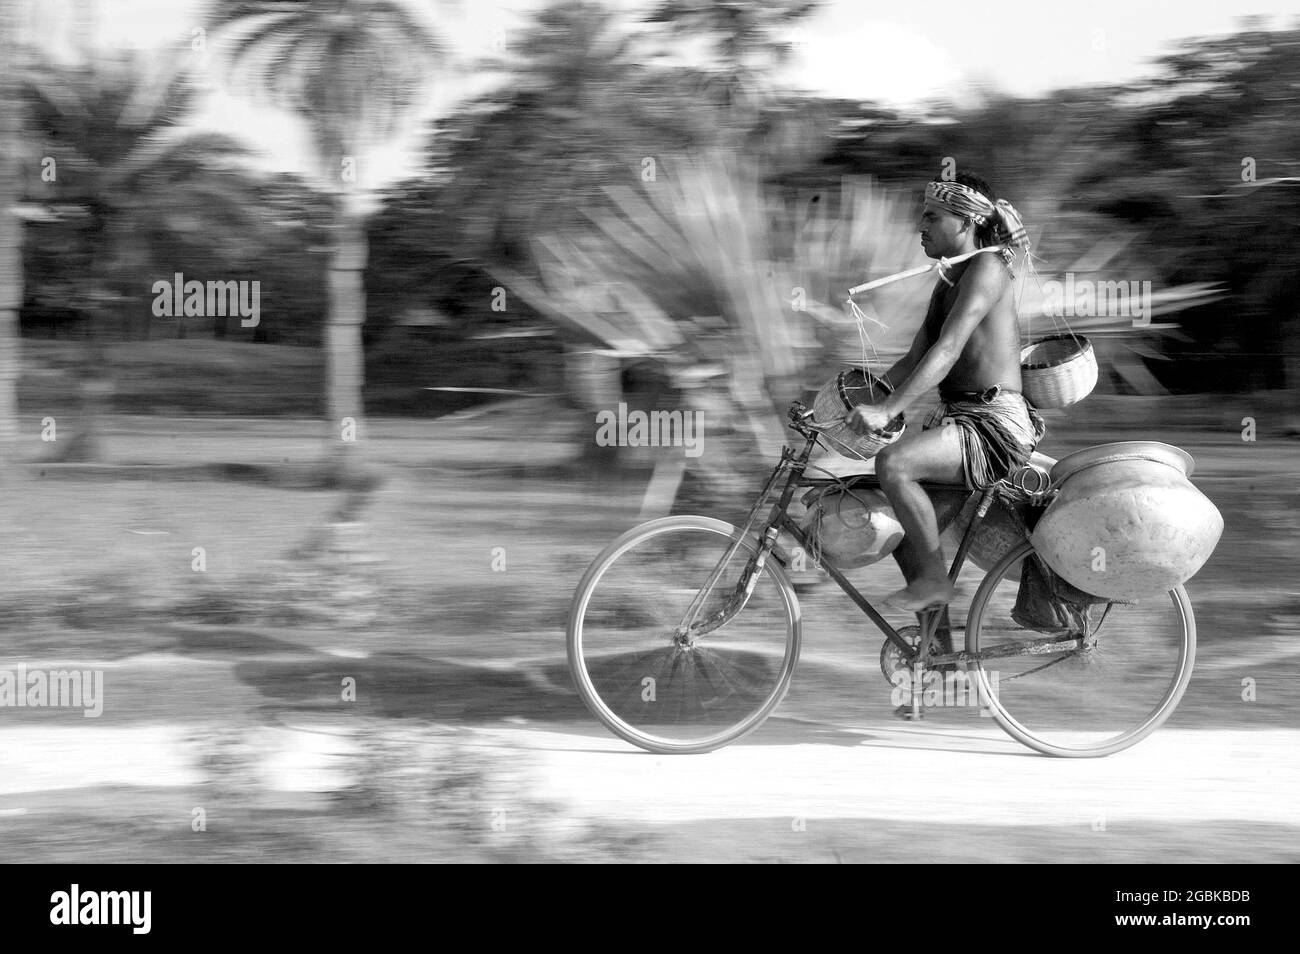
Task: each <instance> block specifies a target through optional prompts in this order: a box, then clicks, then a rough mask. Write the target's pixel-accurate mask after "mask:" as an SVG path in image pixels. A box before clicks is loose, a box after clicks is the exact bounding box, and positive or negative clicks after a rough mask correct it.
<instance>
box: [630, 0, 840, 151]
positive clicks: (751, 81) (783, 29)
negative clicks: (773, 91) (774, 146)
mask: <svg viewBox="0 0 1300 954" xmlns="http://www.w3.org/2000/svg"><path fill="white" fill-rule="evenodd" d="M819 6H820V3H819V2H818V0H662V2H660V3H659V5H658V6H657V7H655V9H654V10H653V11H652V12H651V13H650V15H649V16H648V17H647V18H646V22H648V23H664V24H667V25H668V26H669V27H670V29H671V31H672V33H673V35H674V38H675V42H676V43H678V44H681V43H682V42H686V43H689V42H691V41H692V40H697V39H700V38H702V39H703V40H704V41H705V42H706V43H707V44H708V47H709V53H711V54H712V58H713V61H714V62H715V63H716V64H717V66H716V67H715V68H714V69H713V70H711V71H708V72H706V74H705V82H704V83H703V84H702V85H701V92H702V93H706V94H709V93H711V92H715V93H716V95H717V98H718V100H719V101H720V103H721V105H722V106H724V107H725V108H726V109H727V111H728V112H729V114H730V115H731V118H732V119H733V120H734V121H735V124H736V126H737V127H738V128H739V129H740V130H741V131H746V130H748V129H749V128H751V127H752V126H753V125H754V124H755V121H756V119H757V115H758V112H759V110H760V108H761V101H762V99H763V93H764V91H765V90H766V88H767V83H768V81H769V78H770V77H771V75H772V72H773V70H775V69H776V68H777V67H780V66H781V65H783V64H784V63H785V62H786V61H787V60H788V59H789V57H790V54H791V52H792V50H793V42H792V38H791V34H792V32H793V30H794V29H795V27H796V26H797V25H798V23H799V21H801V20H804V19H806V18H807V17H808V16H809V15H811V14H812V13H813V12H814V11H815V10H816V9H817V8H818V7H819Z"/></svg>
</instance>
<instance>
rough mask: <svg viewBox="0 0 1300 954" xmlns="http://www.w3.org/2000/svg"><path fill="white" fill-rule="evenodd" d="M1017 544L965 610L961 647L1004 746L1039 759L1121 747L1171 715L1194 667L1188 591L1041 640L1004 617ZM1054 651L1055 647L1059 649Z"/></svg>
mask: <svg viewBox="0 0 1300 954" xmlns="http://www.w3.org/2000/svg"><path fill="white" fill-rule="evenodd" d="M1032 553H1033V547H1032V545H1030V544H1028V543H1025V544H1023V545H1022V546H1020V547H1018V548H1017V549H1016V550H1014V551H1013V552H1012V553H1010V554H1008V555H1007V556H1006V557H1005V558H1004V559H1003V560H1001V561H1000V562H999V563H998V565H997V566H995V567H994V568H993V569H992V570H990V571H989V574H988V576H986V577H985V578H984V582H983V583H982V584H981V585H980V588H979V590H978V591H977V592H976V594H975V599H974V600H973V601H972V603H971V607H970V613H969V615H968V617H967V621H966V649H967V651H968V652H970V653H971V654H972V655H974V656H975V658H976V677H977V679H978V689H979V692H980V696H981V699H982V700H983V702H984V704H985V705H987V706H988V707H989V709H990V710H991V711H992V713H993V716H994V718H995V719H997V721H998V723H999V724H1000V725H1001V726H1002V728H1003V729H1005V730H1006V731H1007V733H1008V734H1010V735H1011V736H1012V737H1013V738H1015V739H1017V740H1018V741H1020V742H1022V743H1024V744H1025V745H1027V746H1029V747H1030V748H1032V749H1036V750H1037V751H1039V752H1043V753H1045V754H1047V755H1056V756H1064V757H1068V758H1096V757H1098V756H1103V755H1110V754H1112V753H1114V752H1118V751H1120V750H1122V749H1126V748H1128V747H1129V746H1131V745H1133V744H1134V743H1136V742H1139V741H1141V740H1142V739H1144V738H1146V737H1147V736H1148V735H1150V734H1151V733H1152V732H1153V731H1155V730H1156V729H1157V728H1158V727H1159V726H1160V725H1161V724H1162V723H1163V722H1164V721H1165V720H1166V719H1168V718H1169V716H1170V715H1171V714H1172V713H1173V711H1174V708H1175V707H1176V706H1177V705H1178V701H1179V700H1180V699H1181V698H1182V696H1183V692H1184V690H1186V688H1187V683H1188V680H1190V679H1191V676H1192V666H1193V664H1194V663H1195V661H1196V623H1195V620H1194V618H1193V616H1192V605H1191V602H1190V601H1189V600H1188V598H1187V591H1186V590H1184V589H1183V588H1182V587H1181V586H1178V587H1175V588H1174V589H1172V590H1170V591H1169V592H1168V593H1165V594H1162V595H1160V596H1158V597H1152V598H1150V599H1143V600H1139V601H1136V602H1132V603H1108V604H1107V603H1102V604H1098V605H1094V606H1092V607H1089V609H1088V611H1087V619H1086V629H1087V632H1086V634H1079V633H1078V632H1073V633H1050V632H1049V633H1044V632H1037V631H1034V630H1031V629H1026V628H1025V627H1024V626H1022V625H1021V624H1020V623H1018V622H1016V621H1015V620H1014V619H1013V618H1012V610H1013V609H1014V608H1015V605H1016V597H1017V594H1018V592H1019V589H1020V578H1021V574H1020V567H1021V565H1022V564H1023V562H1024V561H1025V560H1026V559H1027V558H1028V557H1029V556H1030V554H1032ZM1058 647H1059V648H1058Z"/></svg>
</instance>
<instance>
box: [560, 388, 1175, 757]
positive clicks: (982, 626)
mask: <svg viewBox="0 0 1300 954" xmlns="http://www.w3.org/2000/svg"><path fill="white" fill-rule="evenodd" d="M811 415H812V412H811V411H809V410H808V409H807V407H805V406H804V405H803V404H801V403H799V402H795V403H794V404H792V405H791V406H790V412H789V416H790V423H789V427H790V428H791V429H792V430H794V431H796V432H797V433H799V434H800V435H802V436H803V438H804V441H805V442H804V446H803V447H802V449H800V450H796V449H793V448H791V447H790V446H786V447H785V448H784V449H783V450H782V454H781V459H780V461H779V462H778V463H777V465H776V467H775V468H774V469H773V471H772V474H771V476H770V477H769V478H768V479H767V482H766V484H765V485H764V487H763V490H762V491H761V492H760V493H759V496H758V498H757V500H756V501H755V503H754V505H753V507H752V508H751V509H750V512H749V517H748V519H747V521H746V524H745V527H744V528H743V529H741V528H738V527H736V526H734V525H732V524H729V523H726V522H724V521H721V520H716V519H713V518H709V517H702V516H672V517H664V518H660V519H657V520H651V521H649V522H647V523H644V524H641V525H640V526H637V527H634V528H633V529H631V530H629V531H628V532H627V533H625V534H623V535H622V536H620V537H619V538H618V539H616V540H614V541H613V542H612V543H610V544H609V545H608V546H607V547H606V548H605V549H604V550H603V551H601V553H600V554H599V555H598V556H597V557H596V558H595V560H594V561H593V562H592V563H591V565H590V566H589V567H588V569H587V571H586V573H585V574H584V575H583V577H582V579H581V581H580V582H579V584H578V587H577V589H576V591H575V593H574V596H573V602H572V604H571V608H570V614H569V623H568V631H567V643H568V657H569V665H570V668H571V670H572V672H573V675H574V678H575V681H576V683H577V687H578V691H579V693H580V694H581V696H582V698H583V700H584V701H585V702H586V704H587V706H588V708H589V709H590V710H591V711H592V713H593V714H594V715H595V716H596V717H597V718H598V719H599V720H600V721H601V723H603V724H604V725H605V726H606V727H607V728H608V729H610V730H611V731H612V732H613V733H614V734H615V735H617V736H619V737H621V738H623V739H625V740H626V741H628V742H631V743H632V744H634V745H636V746H639V747H641V748H643V749H646V750H648V751H651V752H656V753H664V754H670V753H698V752H709V751H713V750H715V749H718V748H720V747H722V746H724V745H728V744H730V743H732V742H735V741H737V740H739V739H741V738H743V737H745V736H746V735H748V734H749V733H751V732H753V731H754V730H756V729H757V728H758V727H759V726H760V725H761V724H762V723H763V722H764V720H765V719H767V717H768V716H769V715H771V714H772V713H773V712H774V711H775V709H776V708H777V706H778V705H780V703H781V701H782V700H783V699H784V698H785V695H786V692H787V690H788V689H789V687H790V682H791V679H792V677H793V675H794V670H795V667H796V664H797V663H798V659H799V652H800V647H801V645H802V617H801V610H800V605H799V600H798V598H797V596H796V593H795V590H794V588H793V586H792V584H791V581H790V579H789V576H788V575H787V573H786V567H787V566H788V565H789V564H790V562H791V560H792V554H793V553H794V551H792V550H790V548H788V547H782V546H779V545H778V541H779V538H780V537H781V534H782V533H785V534H789V536H790V537H792V538H793V539H794V540H795V541H796V542H797V544H798V545H799V546H800V547H802V548H803V550H804V552H805V553H808V552H812V548H811V547H810V540H809V537H808V535H807V533H806V532H805V530H804V529H803V528H802V527H801V526H800V525H799V524H798V523H797V522H796V521H795V520H794V519H793V518H792V517H791V516H790V514H789V513H788V508H789V506H790V503H791V501H792V499H793V497H794V494H795V492H796V491H797V490H798V489H800V488H804V487H808V488H814V487H828V486H832V485H834V484H837V483H842V482H843V479H838V478H836V479H822V478H813V477H809V476H807V475H806V473H805V472H806V471H807V469H808V468H809V466H810V465H809V458H810V456H811V454H812V452H813V450H814V448H815V447H816V446H817V445H818V442H819V440H820V436H821V429H822V428H821V426H820V425H818V424H817V423H815V422H814V421H812V418H811ZM813 466H815V465H813ZM1038 473H1039V474H1042V472H1041V471H1039V472H1038ZM1043 476H1044V477H1045V476H1046V475H1043ZM783 481H784V482H783ZM1026 483H1027V482H1026ZM847 485H848V486H853V487H873V486H876V487H878V486H879V483H878V481H877V480H876V478H875V477H874V475H863V476H859V477H854V478H850V479H848V481H847ZM926 486H927V489H928V490H930V491H931V492H932V493H934V492H936V491H939V490H953V489H956V488H952V487H948V486H947V485H941V484H928V485H926ZM777 487H780V496H779V498H778V499H777V500H776V502H775V503H773V504H772V505H771V508H770V510H769V511H768V513H767V515H766V517H764V518H763V519H761V521H760V520H759V517H760V514H761V512H762V510H763V507H764V505H765V503H766V502H767V501H768V499H769V496H770V495H771V494H772V492H773V490H774V489H775V488H777ZM960 489H961V490H962V491H966V488H964V487H962V488H960ZM1036 489H1037V491H1038V492H1037V494H1036V495H1035V499H1036V500H1037V501H1038V502H1039V503H1040V504H1044V503H1047V502H1049V501H1050V500H1051V498H1052V496H1053V495H1054V494H1055V493H1056V492H1057V491H1056V488H1053V487H1052V486H1051V485H1050V482H1049V481H1047V480H1044V481H1043V484H1042V486H1041V487H1039V488H1036ZM1024 492H1025V488H1024V487H1018V486H1014V485H1013V484H1011V483H1010V482H1009V481H1008V480H1003V481H998V482H997V483H995V484H993V485H991V486H990V487H988V488H986V489H985V490H982V491H981V490H972V491H968V492H967V494H968V495H967V502H968V503H970V502H971V501H972V500H978V504H977V505H976V506H975V508H974V516H973V519H971V521H970V524H969V525H968V526H967V527H966V529H965V531H964V533H963V534H962V536H961V539H960V543H959V545H958V547H957V551H956V553H955V555H954V558H953V562H952V567H951V569H950V571H949V579H950V580H952V581H953V582H954V583H955V582H956V581H957V578H958V575H959V573H960V571H961V569H962V567H963V565H964V563H965V560H966V557H967V555H968V551H969V548H970V545H971V541H972V539H973V537H974V534H975V533H976V531H977V529H978V527H979V525H980V524H981V522H982V521H983V520H984V519H985V517H986V515H987V514H988V512H989V509H990V507H991V506H992V505H993V503H994V500H995V497H996V496H997V495H999V494H1002V495H1004V496H1005V497H1006V498H1007V499H1021V500H1023V499H1024ZM1017 495H1019V496H1017ZM1021 529H1022V530H1024V528H1023V527H1022V528H1021ZM751 531H752V533H751ZM1023 536H1024V540H1023V542H1021V543H1020V544H1019V545H1016V546H1014V547H1013V548H1012V549H1011V550H1010V551H1009V552H1008V553H1006V554H1005V555H1004V556H1003V557H1002V559H1001V560H1000V561H998V562H997V563H996V564H995V565H994V566H992V568H991V569H989V570H988V571H987V573H986V575H985V577H984V578H983V581H982V582H981V583H980V585H979V587H978V589H977V590H976V592H975V595H974V597H973V598H972V600H971V603H970V607H969V610H968V612H967V615H966V624H965V628H964V637H965V641H964V647H965V648H964V649H963V650H961V651H957V650H954V651H952V652H948V653H944V652H941V651H938V650H939V649H940V647H936V646H935V645H933V643H932V639H931V637H932V635H933V634H934V632H935V627H936V625H937V623H938V620H939V614H938V613H937V612H934V611H928V612H924V613H920V614H917V615H918V620H919V625H918V626H908V627H904V628H903V629H902V630H898V629H895V628H894V627H893V626H892V625H891V624H890V623H889V621H888V620H886V619H885V618H884V617H883V616H882V615H881V614H880V613H879V612H878V611H877V610H876V608H875V607H874V606H873V605H872V604H871V602H870V600H868V599H867V597H865V596H864V595H863V594H862V593H860V592H859V591H858V590H857V588H856V587H855V586H854V585H853V584H852V583H851V582H850V581H849V580H848V578H847V577H846V576H845V575H844V573H843V571H842V570H841V569H840V568H839V567H837V566H836V565H835V563H834V561H833V560H832V559H830V558H826V557H824V558H822V559H821V560H820V564H821V568H822V569H823V570H824V571H825V572H826V573H827V574H828V575H829V576H830V577H831V579H833V580H834V582H835V583H836V584H837V585H838V586H839V588H840V589H841V590H843V591H844V593H845V594H846V595H847V596H848V597H849V598H850V599H851V600H852V601H853V603H854V604H856V606H857V607H858V608H859V609H860V610H861V611H862V613H863V614H864V615H865V616H866V617H867V618H868V619H869V620H871V622H872V623H874V624H875V626H876V627H877V628H878V629H879V630H880V631H881V632H882V633H883V634H884V636H885V642H884V644H883V645H882V648H881V671H882V673H883V674H884V675H885V678H886V680H888V681H890V682H891V684H892V685H894V686H895V688H896V689H897V688H898V687H899V685H900V684H905V685H904V687H903V691H904V693H905V695H906V697H907V698H908V700H909V701H908V708H909V709H910V714H911V715H912V716H913V717H917V718H919V717H923V715H924V705H923V702H924V692H925V690H926V687H927V685H931V686H932V685H933V684H934V682H935V676H936V674H943V676H944V677H945V678H948V677H949V676H951V673H952V672H953V671H954V670H955V671H956V672H958V673H962V674H963V676H962V678H967V679H969V678H970V677H971V676H972V675H973V678H974V689H975V691H976V694H977V697H978V699H979V700H980V702H981V704H982V705H983V706H986V707H987V708H988V709H989V710H990V711H991V714H992V715H993V717H994V719H995V720H996V721H997V723H998V724H999V725H1000V726H1001V727H1002V729H1003V730H1005V731H1006V732H1007V733H1008V734H1009V735H1010V736H1011V737H1012V738H1014V739H1016V740H1017V741H1019V742H1021V743H1023V744H1024V745H1026V746H1028V747H1030V748H1032V749H1035V750H1037V751H1039V752H1041V753H1044V754H1047V755H1053V756H1061V757H1072V758H1090V757H1098V756H1105V755H1110V754H1112V753H1114V752H1118V751H1121V750H1123V749H1126V748H1128V747H1129V746H1132V745H1134V744H1135V743H1137V742H1139V741H1141V740H1142V739H1144V738H1146V737H1147V736H1148V735H1150V734H1151V733H1152V732H1153V731H1154V730H1155V729H1157V728H1158V727H1159V726H1160V725H1161V724H1163V723H1164V722H1165V720H1166V719H1168V718H1169V716H1170V715H1171V714H1172V713H1173V711H1174V709H1175V707H1176V706H1177V705H1178V702H1179V700H1180V699H1181V698H1182V695H1183V692H1184V691H1185V690H1186V688H1187V684H1188V681H1189V680H1190V678H1191V672H1192V667H1193V665H1194V663H1195V655H1196V624H1195V620H1194V617H1193V614H1192V607H1191V602H1190V601H1189V599H1188V596H1187V592H1186V590H1185V589H1184V588H1183V587H1182V586H1181V585H1180V586H1178V587H1176V588H1174V589H1172V590H1170V591H1169V592H1168V593H1167V594H1165V595H1166V596H1167V597H1168V601H1167V602H1166V601H1165V600H1164V598H1163V597H1161V598H1157V599H1152V600H1141V601H1112V602H1099V603H1098V604H1097V605H1094V606H1092V607H1090V608H1089V609H1088V611H1087V612H1086V613H1084V614H1083V615H1082V617H1081V618H1082V622H1081V623H1080V624H1079V625H1077V626H1075V627H1073V628H1072V629H1069V630H1067V631H1064V632H1060V631H1055V632H1037V631H1034V630H1030V629H1026V628H1025V627H1024V626H1021V625H1020V624H1019V623H1017V622H1015V621H1014V620H1013V619H1012V615H1011V611H1012V609H1013V608H1014V607H1015V604H1016V599H1017V594H1018V591H1019V586H1020V584H1019V580H1020V569H1021V567H1022V566H1023V565H1024V561H1025V560H1026V559H1028V558H1029V557H1030V555H1031V554H1033V552H1034V548H1033V544H1032V543H1031V542H1030V536H1029V532H1028V531H1027V530H1024V534H1023ZM738 557H739V559H738ZM1103 629H1104V630H1105V631H1104V632H1103ZM952 632H953V638H954V641H955V640H956V638H957V634H958V633H959V632H961V627H957V626H953V627H952ZM904 672H905V673H906V676H903V675H901V674H902V673H904Z"/></svg>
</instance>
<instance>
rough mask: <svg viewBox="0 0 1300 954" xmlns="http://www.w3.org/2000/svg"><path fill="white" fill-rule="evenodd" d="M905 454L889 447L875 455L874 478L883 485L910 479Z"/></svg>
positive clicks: (891, 446)
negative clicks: (878, 479)
mask: <svg viewBox="0 0 1300 954" xmlns="http://www.w3.org/2000/svg"><path fill="white" fill-rule="evenodd" d="M909 471H910V467H909V466H908V460H907V454H905V453H900V452H899V450H898V449H897V447H896V446H894V445H890V446H889V447H886V448H885V449H884V450H882V451H881V452H880V453H879V454H877V455H876V476H877V477H879V478H880V482H881V483H884V484H896V483H898V482H899V481H904V480H909V479H910V474H909Z"/></svg>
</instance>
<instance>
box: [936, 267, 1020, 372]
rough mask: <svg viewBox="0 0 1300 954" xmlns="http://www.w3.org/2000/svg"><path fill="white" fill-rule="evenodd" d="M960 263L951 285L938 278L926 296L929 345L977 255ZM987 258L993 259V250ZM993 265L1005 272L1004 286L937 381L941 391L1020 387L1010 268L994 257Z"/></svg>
mask: <svg viewBox="0 0 1300 954" xmlns="http://www.w3.org/2000/svg"><path fill="white" fill-rule="evenodd" d="M984 257H985V256H983V255H981V256H978V257H977V258H976V259H971V260H969V261H966V262H963V263H961V264H960V265H958V266H956V268H954V269H953V284H952V285H951V286H949V285H948V284H947V283H946V282H943V281H940V282H939V284H938V286H937V287H936V288H935V290H934V294H933V295H931V296H930V307H929V310H928V311H927V312H926V316H925V327H926V332H927V338H928V341H927V342H926V347H927V348H930V347H933V345H934V343H935V342H936V341H937V340H938V339H939V332H940V330H941V329H942V328H943V322H944V320H945V319H946V318H947V316H948V314H949V313H950V312H951V311H952V307H953V305H954V303H955V302H956V301H957V294H958V292H959V290H960V289H961V283H962V280H963V279H964V278H965V277H966V276H967V275H969V274H970V271H971V266H972V265H973V263H974V262H975V261H977V260H978V259H979V258H984ZM988 257H991V258H996V253H989V255H988ZM997 267H999V268H1001V269H1003V270H1004V271H1005V272H1006V274H1007V278H1008V280H1007V282H1006V287H1005V289H1004V290H1003V293H1002V295H1001V297H1000V298H999V299H998V300H997V302H995V303H994V305H993V307H992V308H990V309H989V312H988V314H987V315H986V316H985V317H984V319H983V320H982V321H980V323H979V325H978V326H977V327H976V328H975V330H974V331H973V332H971V336H970V338H969V339H968V340H967V341H966V347H965V348H963V349H962V352H961V355H960V356H959V357H958V358H957V361H956V363H955V364H953V366H952V369H951V370H950V371H949V372H948V374H947V376H946V377H945V378H944V379H943V381H942V382H940V385H939V387H940V389H941V390H944V391H983V390H986V389H988V388H990V387H992V386H993V385H995V384H1000V385H1002V387H1004V388H1011V389H1014V390H1016V391H1019V390H1020V383H1021V382H1020V323H1019V321H1018V320H1017V318H1016V308H1015V297H1014V292H1013V289H1012V283H1011V281H1010V271H1009V270H1008V269H1007V268H1006V266H1005V265H1004V264H1003V263H1002V261H1001V259H997Z"/></svg>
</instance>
